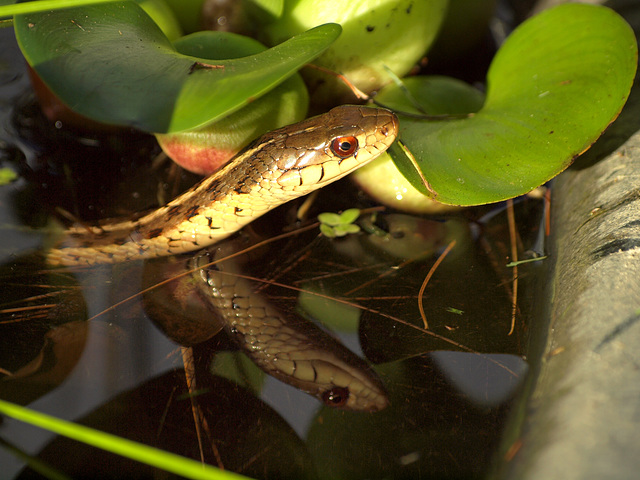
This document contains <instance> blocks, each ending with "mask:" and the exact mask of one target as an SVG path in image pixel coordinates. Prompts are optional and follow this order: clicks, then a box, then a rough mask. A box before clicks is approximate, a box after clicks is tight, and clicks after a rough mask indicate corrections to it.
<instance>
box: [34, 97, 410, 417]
mask: <svg viewBox="0 0 640 480" xmlns="http://www.w3.org/2000/svg"><path fill="white" fill-rule="evenodd" d="M397 135H398V119H397V117H396V116H395V115H394V114H393V113H392V112H390V111H389V110H386V109H382V108H373V107H364V106H354V105H343V106H340V107H336V108H334V109H332V110H330V111H329V112H327V113H325V114H322V115H319V116H316V117H312V118H309V119H307V120H304V121H302V122H299V123H297V124H294V125H290V126H287V127H283V128H280V129H277V130H274V131H272V132H269V133H267V134H265V135H263V136H262V137H260V138H259V139H258V140H256V141H255V142H254V143H253V144H251V145H250V146H249V147H247V148H246V149H244V150H243V151H242V152H240V153H239V154H238V155H236V156H235V157H234V158H233V159H232V160H231V161H230V162H229V163H227V164H226V165H225V166H224V167H223V168H222V169H221V170H219V171H218V172H216V173H214V174H213V175H211V176H210V177H207V178H205V179H204V180H202V181H201V182H200V183H198V184H196V185H195V186H194V187H192V188H191V189H189V190H188V191H186V192H185V193H183V194H182V195H180V196H178V197H177V198H175V199H174V200H172V201H171V202H169V203H168V204H167V205H165V206H163V207H160V208H158V209H156V210H154V211H152V212H150V213H148V214H146V215H143V216H142V217H140V218H139V219H137V220H135V221H123V222H111V223H102V224H100V225H95V226H74V227H72V228H70V229H68V230H66V231H65V232H64V237H63V239H62V240H61V241H59V242H58V243H57V244H56V245H55V246H54V247H53V248H52V249H51V250H50V251H49V252H48V256H47V260H48V262H49V263H50V264H52V265H68V266H70V265H93V264H101V263H116V262H122V261H126V260H139V259H147V258H153V257H158V256H167V255H176V254H182V253H188V252H193V251H197V250H203V249H204V248H205V247H208V246H211V245H213V244H215V243H216V242H218V241H220V240H222V239H224V238H226V237H228V236H230V235H231V234H233V233H234V232H237V231H238V230H240V229H241V228H242V227H243V226H245V225H247V224H248V223H250V222H251V221H253V220H255V219H256V218H258V217H259V216H261V215H263V214H265V213H267V212H268V211H270V210H272V209H273V208H275V207H277V206H279V205H281V204H283V203H285V202H287V201H289V200H292V199H294V198H297V197H300V196H302V195H305V194H307V193H310V192H312V191H314V190H316V189H318V188H321V187H323V186H325V185H327V184H329V183H331V182H334V181H336V180H338V179H340V178H342V177H344V176H345V175H347V174H348V173H350V172H351V171H353V170H355V169H356V168H358V167H360V166H362V165H364V164H366V163H368V162H369V161H371V160H373V159H374V158H376V157H377V156H378V155H380V154H381V153H382V152H384V151H385V150H386V149H387V148H388V147H389V146H390V145H391V144H392V143H393V142H394V140H395V138H396V136H397ZM209 256H210V253H209V252H207V251H203V252H202V253H200V254H198V255H196V256H194V257H193V258H192V260H191V267H200V268H199V270H198V271H197V273H196V274H195V276H196V277H199V280H200V282H199V283H198V284H197V288H198V289H199V291H200V293H201V294H202V295H203V296H204V297H205V298H206V299H207V301H208V302H209V303H210V305H211V307H212V309H217V310H218V311H221V312H222V313H220V314H218V315H219V316H220V315H221V316H222V317H223V320H224V323H225V329H226V330H227V331H228V332H229V333H230V334H231V335H232V337H235V338H236V340H237V343H238V344H239V346H240V347H241V348H242V349H243V351H244V352H245V353H246V354H247V355H249V356H250V357H251V358H252V359H253V361H254V362H255V363H256V364H257V365H258V366H260V367H261V368H262V369H263V370H265V371H266V372H267V373H269V374H271V375H273V376H275V377H276V378H279V379H281V380H283V381H285V382H287V383H290V384H292V385H294V386H296V387H298V388H300V389H302V390H304V391H306V392H308V393H310V394H312V395H315V396H317V397H318V398H320V399H321V400H322V401H323V402H325V403H326V404H328V405H332V406H339V407H343V408H348V409H353V410H365V411H377V410H380V409H381V408H384V407H385V406H386V405H387V403H388V400H387V397H386V394H385V393H384V389H383V387H382V384H381V382H380V381H379V380H378V378H377V376H376V375H375V373H374V372H373V371H371V369H370V368H369V367H368V366H367V365H366V363H365V362H364V361H362V360H361V359H360V358H359V357H357V356H355V355H354V354H353V353H351V352H350V351H349V350H348V349H346V348H345V347H344V346H342V345H341V344H340V343H339V342H337V341H335V340H333V339H332V338H331V337H328V336H327V335H326V333H324V332H322V331H321V330H320V329H319V328H317V327H315V326H312V325H303V324H301V323H300V322H301V320H300V319H291V318H285V317H283V316H282V314H281V313H279V312H276V311H275V310H274V308H273V307H272V306H271V305H270V304H269V303H268V302H266V301H265V300H264V299H263V298H262V297H261V296H259V295H255V294H253V293H252V287H251V285H250V284H248V283H247V282H246V281H240V280H238V279H237V278H236V279H232V276H230V275H224V274H223V273H224V272H222V271H221V270H220V268H221V267H208V266H204V263H205V262H204V261H203V259H207V260H210V259H209ZM206 263H208V262H206ZM230 268H231V270H233V267H227V270H229V269H230ZM227 273H229V272H228V271H227Z"/></svg>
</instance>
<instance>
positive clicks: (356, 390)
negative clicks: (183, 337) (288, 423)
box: [189, 248, 389, 412]
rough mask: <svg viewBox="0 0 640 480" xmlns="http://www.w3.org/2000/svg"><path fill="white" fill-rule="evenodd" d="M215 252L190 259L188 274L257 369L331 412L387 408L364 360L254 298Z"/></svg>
mask: <svg viewBox="0 0 640 480" xmlns="http://www.w3.org/2000/svg"><path fill="white" fill-rule="evenodd" d="M216 250H217V249H216V248H214V249H209V250H204V251H202V252H200V253H198V254H196V255H195V256H193V258H192V259H191V261H190V265H189V267H190V268H189V270H192V271H194V272H195V273H194V274H193V275H194V277H196V280H197V281H196V282H194V283H195V285H196V289H197V291H198V293H200V295H201V297H202V298H203V300H204V302H205V303H207V304H209V305H210V306H211V307H213V309H214V311H215V312H217V314H218V315H219V316H220V317H221V319H222V322H221V323H222V325H223V328H224V329H225V331H226V332H227V334H228V335H229V336H230V337H231V338H232V339H233V340H234V341H235V342H236V344H237V345H238V346H239V347H240V349H241V350H242V351H243V352H244V353H245V354H246V355H247V356H248V357H249V358H251V360H252V361H253V362H254V363H255V364H256V365H257V366H258V367H260V368H261V369H262V370H264V371H265V372H267V373H268V374H269V375H271V376H273V377H275V378H277V379H279V380H282V381H284V382H285V383H289V384H291V385H294V386H295V387H296V388H298V389H300V390H302V391H304V392H307V393H309V394H310V395H313V396H315V397H317V398H318V399H319V400H321V401H322V402H323V403H325V404H326V405H329V406H332V407H340V408H344V409H348V410H357V411H368V412H375V411H379V410H382V409H383V408H385V407H386V406H387V405H388V403H389V401H388V398H387V395H386V393H385V390H384V387H383V385H382V382H381V381H380V380H379V379H378V376H377V375H376V374H375V372H374V371H373V370H372V369H371V368H370V367H369V366H368V365H367V364H366V362H365V361H364V360H362V359H361V358H359V357H358V356H356V355H355V354H354V353H353V352H351V350H349V349H348V348H346V347H345V346H344V345H342V344H341V343H340V342H338V341H337V340H335V339H334V338H333V337H331V336H329V335H328V334H327V333H326V332H324V331H322V330H321V329H320V328H319V327H317V326H316V325H315V324H313V323H311V322H309V321H307V320H305V319H303V318H300V317H298V316H297V315H295V314H293V313H290V312H283V311H281V310H280V309H278V308H277V307H276V306H275V305H274V304H272V303H271V302H269V301H268V300H267V299H266V298H265V297H264V296H263V295H261V294H259V293H256V292H255V286H254V285H253V283H252V282H250V281H248V280H246V279H244V278H242V276H241V275H242V274H241V269H240V268H239V266H238V264H237V263H236V261H235V260H227V261H224V262H217V261H215V260H219V259H220V258H222V257H225V256H226V255H227V253H229V252H226V251H225V250H224V248H223V250H222V251H221V252H216ZM214 261H215V262H214ZM212 263H215V264H212ZM238 274H240V275H238ZM198 280H199V281H198Z"/></svg>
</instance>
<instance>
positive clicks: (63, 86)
mask: <svg viewBox="0 0 640 480" xmlns="http://www.w3.org/2000/svg"><path fill="white" fill-rule="evenodd" d="M14 24H15V31H16V37H17V39H18V43H19V45H20V48H21V49H22V52H23V54H24V55H25V57H26V59H27V61H28V62H29V64H30V65H31V66H32V67H33V69H34V70H35V71H36V72H37V74H38V75H39V76H40V77H41V78H42V80H43V81H44V82H45V83H46V84H47V86H48V87H49V88H50V89H51V90H52V91H53V92H54V93H55V94H56V95H57V96H58V97H59V98H60V99H61V100H62V101H63V102H64V103H65V104H66V105H68V106H69V107H70V108H72V109H73V110H75V111H76V112H78V113H80V114H82V115H85V116H87V117H89V118H92V119H94V120H98V121H100V122H103V123H108V124H119V125H129V126H132V127H135V128H138V129H140V130H145V131H149V132H156V133H167V132H177V131H184V130H190V129H193V128H197V127H199V126H202V125H205V124H208V123H210V122H212V121H215V120H217V119H219V118H222V117H223V116H225V115H227V114H229V113H232V112H233V111H235V110H237V109H239V108H241V107H242V106H243V105H246V104H247V103H248V102H250V101H251V100H252V99H255V98H256V97H259V96H260V95H262V94H264V93H265V92H267V91H269V90H270V89H271V88H273V87H274V86H276V85H277V84H279V83H280V82H282V81H283V80H284V79H286V78H288V77H289V76H291V75H292V74H293V73H294V72H295V71H296V70H297V69H299V68H300V67H301V66H302V65H304V64H305V63H308V62H309V61H311V60H313V59H314V58H315V57H317V56H318V55H320V54H321V53H322V52H323V51H324V50H325V49H326V48H327V47H328V46H329V45H331V43H333V42H334V41H335V40H336V39H337V38H338V36H339V35H340V32H341V28H340V26H339V25H336V24H326V25H321V26H319V27H316V28H314V29H311V30H309V31H307V32H305V33H302V34H300V35H298V36H296V37H294V38H291V39H289V40H287V41H285V42H284V43H282V44H280V45H277V46H275V47H273V48H271V49H269V50H267V51H265V52H262V53H259V54H256V55H251V56H247V57H243V58H236V59H231V60H219V61H216V62H215V64H212V63H211V61H210V60H207V59H202V58H197V57H190V56H186V55H181V54H179V53H178V52H177V51H176V49H175V48H174V47H173V45H172V44H171V42H169V40H168V39H167V38H166V37H165V35H164V34H163V33H162V32H161V30H160V29H159V28H158V26H157V25H156V24H155V23H154V22H153V21H152V20H151V19H150V18H149V16H148V15H147V14H145V13H144V11H143V10H142V9H141V8H140V7H139V6H138V5H136V4H135V3H134V2H117V3H109V4H103V5H94V6H88V7H83V8H81V9H80V8H78V9H65V10H59V11H55V12H47V13H39V14H29V15H20V16H17V17H16V18H15V21H14Z"/></svg>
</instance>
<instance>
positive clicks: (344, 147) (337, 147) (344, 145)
mask: <svg viewBox="0 0 640 480" xmlns="http://www.w3.org/2000/svg"><path fill="white" fill-rule="evenodd" d="M357 149H358V139H357V138H356V137H336V138H334V139H333V140H332V141H331V151H332V152H333V153H335V154H336V155H337V156H339V157H340V158H347V157H349V156H351V155H353V154H354V153H355V152H356V150H357Z"/></svg>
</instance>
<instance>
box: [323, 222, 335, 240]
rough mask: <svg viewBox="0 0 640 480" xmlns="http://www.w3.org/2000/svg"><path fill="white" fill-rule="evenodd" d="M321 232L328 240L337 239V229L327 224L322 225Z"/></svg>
mask: <svg viewBox="0 0 640 480" xmlns="http://www.w3.org/2000/svg"><path fill="white" fill-rule="evenodd" d="M320 232H321V233H322V234H323V235H324V236H325V237H327V238H335V237H337V235H336V232H335V229H334V228H333V227H331V226H329V225H327V224H326V223H321V224H320Z"/></svg>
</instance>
